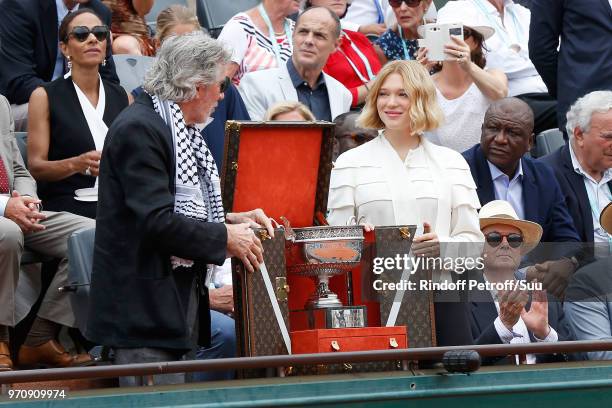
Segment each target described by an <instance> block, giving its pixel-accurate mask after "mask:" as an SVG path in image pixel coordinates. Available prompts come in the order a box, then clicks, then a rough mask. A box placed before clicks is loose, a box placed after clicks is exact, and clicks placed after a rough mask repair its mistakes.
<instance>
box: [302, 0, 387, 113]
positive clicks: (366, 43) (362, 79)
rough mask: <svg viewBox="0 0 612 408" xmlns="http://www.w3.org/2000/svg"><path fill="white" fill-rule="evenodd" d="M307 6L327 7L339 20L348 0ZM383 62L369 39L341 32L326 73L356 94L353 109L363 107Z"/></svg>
mask: <svg viewBox="0 0 612 408" xmlns="http://www.w3.org/2000/svg"><path fill="white" fill-rule="evenodd" d="M305 6H306V7H327V8H328V9H330V10H332V11H333V12H334V13H335V14H336V15H337V16H338V18H342V17H344V15H345V14H346V11H347V9H348V7H349V4H348V0H309V1H307V2H306V4H305ZM380 68H381V63H380V61H379V59H378V56H377V54H376V51H375V50H374V47H373V46H372V43H371V42H370V40H368V38H367V37H366V36H365V35H363V34H361V33H359V32H356V31H349V30H345V29H343V30H342V35H341V42H340V46H339V47H338V49H337V50H336V52H334V53H333V54H331V55H330V56H329V58H328V59H327V63H326V64H325V67H323V71H325V73H326V74H328V75H330V76H332V77H334V78H336V79H337V80H338V81H340V82H341V83H342V84H343V85H344V86H345V87H346V88H347V89H348V90H349V91H351V94H352V95H353V102H352V104H351V107H353V108H355V107H357V106H359V105H363V103H364V102H365V97H366V95H367V93H368V87H369V86H370V85H371V81H372V80H373V79H374V78H375V76H376V74H377V73H378V71H380Z"/></svg>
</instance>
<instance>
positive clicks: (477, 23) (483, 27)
mask: <svg viewBox="0 0 612 408" xmlns="http://www.w3.org/2000/svg"><path fill="white" fill-rule="evenodd" d="M483 20H484V17H483V16H481V15H480V12H479V11H478V9H476V7H475V6H474V4H472V2H469V1H459V0H457V1H449V2H448V3H446V4H445V5H444V7H442V8H441V9H440V10H438V19H437V20H436V24H452V23H459V24H462V25H464V26H468V27H470V28H471V29H472V30H475V31H478V32H479V33H480V34H481V35H482V37H483V38H484V39H485V40H486V39H488V38H491V37H492V36H493V34H495V29H494V28H493V27H491V26H490V25H488V24H486V23H484V21H483ZM424 32H425V29H424V26H420V27H419V28H418V33H419V35H420V36H421V37H423V34H424Z"/></svg>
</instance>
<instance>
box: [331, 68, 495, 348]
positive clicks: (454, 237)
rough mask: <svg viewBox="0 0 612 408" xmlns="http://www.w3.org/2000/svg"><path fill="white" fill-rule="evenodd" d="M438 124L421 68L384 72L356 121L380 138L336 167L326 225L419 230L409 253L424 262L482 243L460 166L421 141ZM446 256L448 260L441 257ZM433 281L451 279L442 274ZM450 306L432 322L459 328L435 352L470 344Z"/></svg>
mask: <svg viewBox="0 0 612 408" xmlns="http://www.w3.org/2000/svg"><path fill="white" fill-rule="evenodd" d="M441 120H442V112H441V110H440V108H439V106H438V104H437V102H436V91H435V87H434V85H433V82H432V80H431V77H430V76H429V73H428V72H427V70H426V69H425V68H424V67H423V66H421V65H420V64H419V63H417V62H416V61H392V62H389V63H388V64H387V65H385V66H384V67H383V69H382V70H381V71H380V73H379V74H378V76H377V77H376V80H375V81H374V83H373V84H372V88H371V90H370V92H369V93H368V96H367V98H366V105H365V107H364V109H363V111H362V113H361V115H360V116H359V118H358V120H357V125H358V126H360V127H363V128H370V129H377V130H379V134H378V137H376V138H375V139H373V140H371V141H369V142H367V143H365V144H363V145H361V146H359V147H355V148H354V149H351V150H349V151H347V152H345V153H343V154H341V155H340V156H339V157H338V159H337V160H336V162H335V166H334V168H333V169H332V173H331V180H330V189H329V199H328V206H327V207H328V209H329V214H328V221H329V223H330V224H331V225H346V224H347V222H348V221H349V219H351V218H352V217H354V218H355V219H357V220H358V221H359V222H360V223H361V224H365V226H366V227H365V228H366V230H371V229H372V227H373V226H382V225H411V224H412V225H417V226H418V227H419V228H418V229H417V236H416V237H415V238H414V241H413V242H414V244H413V247H412V249H413V252H414V254H415V255H422V256H431V257H437V256H439V255H440V252H441V251H440V242H444V243H448V244H452V245H445V247H448V248H449V249H450V250H451V251H452V250H453V249H456V247H457V245H459V244H463V243H478V242H482V241H483V237H482V233H481V232H480V228H479V225H478V214H477V213H476V210H477V209H478V208H480V202H479V201H478V196H477V194H476V185H475V184H474V181H473V179H472V175H471V173H470V169H469V167H468V165H467V163H466V162H465V159H464V158H463V157H462V156H461V155H460V154H459V153H456V152H454V151H452V150H450V149H447V148H445V147H441V146H437V145H434V144H432V143H430V142H429V141H427V139H425V138H423V137H422V133H423V132H424V131H427V130H431V129H435V128H436V127H438V125H439V123H440V121H441ZM443 256H453V255H452V254H451V253H447V251H446V250H445V251H444V255H443ZM455 256H456V254H455ZM462 256H469V255H467V254H462ZM475 256H477V255H475ZM436 279H450V276H449V273H446V272H444V273H442V275H441V276H437V277H436ZM449 305H450V306H448V305H446V306H445V305H444V304H443V303H442V304H441V305H439V307H438V308H437V310H436V319H438V318H439V319H440V320H439V323H440V327H443V328H448V327H450V326H449V324H450V323H449V322H450V321H452V320H456V322H455V325H453V326H452V327H453V328H454V330H453V332H452V333H451V332H447V331H445V330H443V334H442V333H439V334H441V336H440V337H439V340H440V341H439V343H438V344H439V345H443V344H445V345H449V344H453V343H454V344H469V343H471V341H472V339H471V334H470V333H469V320H468V312H467V310H464V308H462V307H460V306H457V305H456V304H450V303H449ZM451 306H452V307H451ZM438 313H439V315H438ZM447 319H450V320H447ZM459 326H460V327H459ZM462 329H463V330H462Z"/></svg>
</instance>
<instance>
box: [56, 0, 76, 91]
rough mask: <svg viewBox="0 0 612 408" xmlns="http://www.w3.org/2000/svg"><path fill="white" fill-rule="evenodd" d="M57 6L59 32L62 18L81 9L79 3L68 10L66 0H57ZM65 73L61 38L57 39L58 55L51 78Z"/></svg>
mask: <svg viewBox="0 0 612 408" xmlns="http://www.w3.org/2000/svg"><path fill="white" fill-rule="evenodd" d="M55 7H56V8H57V28H58V32H59V26H60V25H61V24H62V20H63V19H64V17H66V16H67V15H68V13H74V12H75V11H77V10H78V9H79V3H76V5H75V6H74V7H73V8H72V9H71V10H68V7H66V4H65V3H64V0H55ZM63 73H64V55H63V54H62V52H61V51H60V46H59V38H58V39H57V55H56V57H55V68H54V69H53V76H52V77H51V80H54V79H57V78H59V77H60V76H61V75H62V74H63Z"/></svg>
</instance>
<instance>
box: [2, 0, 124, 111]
mask: <svg viewBox="0 0 612 408" xmlns="http://www.w3.org/2000/svg"><path fill="white" fill-rule="evenodd" d="M79 8H90V9H92V10H93V11H94V12H95V13H96V14H97V15H98V16H100V18H101V19H102V22H103V23H104V24H106V25H107V26H108V27H110V25H111V12H110V11H109V9H108V8H107V7H106V6H104V5H103V4H102V3H101V2H100V0H90V1H88V2H86V3H83V4H81V5H80V6H79ZM57 47H58V24H57V8H56V5H55V0H2V1H0V61H1V62H0V93H1V94H3V95H4V96H6V97H7V99H8V100H9V102H10V103H12V104H22V103H27V102H28V101H29V100H30V95H31V94H32V92H33V91H34V89H36V88H37V87H38V86H40V85H42V84H43V83H44V82H49V81H51V78H52V76H53V69H54V68H55V60H56V56H57ZM100 75H101V76H102V78H104V79H106V80H108V81H111V82H114V83H116V84H118V83H119V78H118V77H117V74H116V72H115V64H114V63H113V58H112V55H111V45H110V41H108V47H107V50H106V66H104V67H100Z"/></svg>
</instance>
